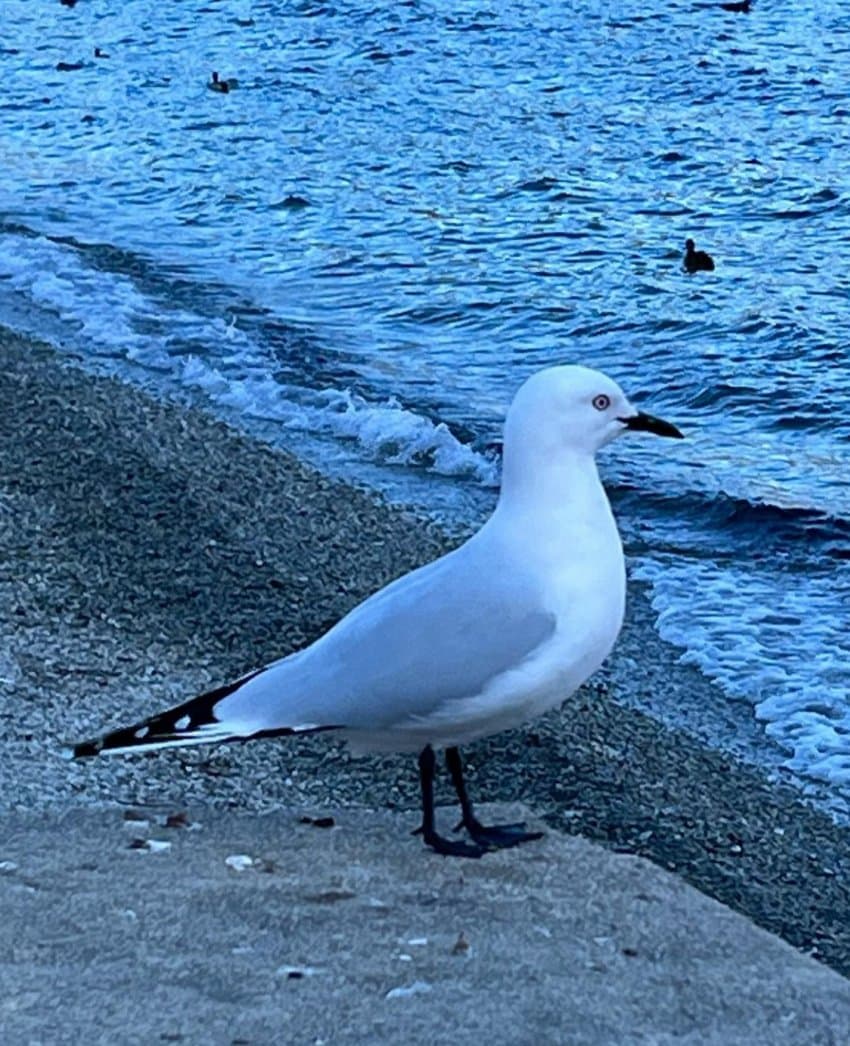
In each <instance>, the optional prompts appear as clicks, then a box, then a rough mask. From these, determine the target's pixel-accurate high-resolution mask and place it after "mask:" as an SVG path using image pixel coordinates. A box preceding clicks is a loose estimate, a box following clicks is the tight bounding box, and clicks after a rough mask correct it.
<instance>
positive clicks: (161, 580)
mask: <svg viewBox="0 0 850 1046" xmlns="http://www.w3.org/2000/svg"><path fill="white" fill-rule="evenodd" d="M0 402H2V403H4V404H6V405H8V406H7V407H6V408H5V409H4V410H3V411H2V412H0V439H2V445H3V453H2V455H0V564H2V565H0V746H2V759H0V817H2V816H3V809H4V808H5V810H6V811H7V812H8V814H9V816H11V815H12V813H13V812H14V814H15V816H18V817H19V816H20V815H21V814H22V813H27V812H30V813H31V814H32V815H33V816H36V814H37V813H38V812H39V811H57V810H60V811H61V810H63V809H71V808H80V807H103V806H114V805H121V806H127V807H130V806H133V807H135V806H145V807H147V808H150V809H153V810H157V809H159V810H166V809H168V810H171V809H173V808H174V807H175V805H177V806H189V807H192V808H198V807H200V808H204V807H206V808H218V809H228V808H234V809H239V810H253V811H271V810H276V809H279V808H280V807H282V806H287V807H298V808H302V809H310V810H311V811H313V812H315V813H316V814H317V815H320V814H321V812H322V811H323V810H327V809H331V808H332V809H334V810H339V809H340V808H344V807H361V808H362V807H365V808H371V809H374V810H379V809H381V808H389V809H397V810H409V811H410V814H409V822H410V826H411V828H413V827H414V826H415V825H416V823H417V814H416V812H415V809H416V807H417V805H418V794H417V783H416V774H415V766H414V763H413V761H412V760H411V759H409V758H405V757H394V756H382V757H375V758H368V759H357V760H354V759H351V758H349V756H348V755H347V753H346V752H345V750H343V749H341V748H339V747H338V746H335V745H333V744H332V743H329V742H328V741H327V740H326V739H324V738H319V739H302V740H300V741H299V742H297V743H282V742H281V741H258V742H254V743H252V744H250V745H244V746H235V745H234V746H223V747H220V748H218V749H210V750H200V749H191V750H186V751H184V752H179V751H176V752H175V751H171V752H166V753H159V754H157V753H154V754H150V755H145V756H139V757H137V758H126V759H117V758H116V759H112V760H105V759H104V760H91V761H85V762H83V763H72V762H68V761H67V760H66V759H65V758H64V756H63V745H64V744H65V743H67V742H68V741H72V740H79V739H80V738H82V737H85V736H88V735H91V734H95V733H98V732H100V731H101V729H102V728H104V727H106V726H113V725H119V724H120V723H122V722H124V721H127V720H130V719H135V718H138V717H140V716H142V715H145V714H147V713H149V712H152V711H155V710H157V709H160V708H162V707H163V706H166V705H168V704H169V703H172V702H174V701H176V700H179V699H184V698H186V697H188V696H191V695H192V694H193V693H194V692H197V691H199V690H201V689H202V688H207V687H210V686H213V685H216V684H219V683H222V682H224V681H226V680H227V679H228V678H232V677H234V676H235V675H237V674H239V673H242V672H244V671H247V670H249V669H251V668H253V667H256V666H258V665H260V664H262V663H264V662H266V661H269V660H271V659H273V658H275V657H280V656H281V655H283V654H286V653H287V652H289V651H291V650H294V649H296V648H298V647H299V646H301V645H303V644H304V643H305V642H308V641H310V640H311V639H313V638H315V637H316V636H318V635H319V634H320V633H321V632H322V631H324V630H325V629H326V628H327V627H328V626H329V625H331V624H332V623H333V622H334V621H336V620H337V619H338V618H339V617H340V616H341V615H342V614H343V613H345V612H346V611H347V610H348V609H349V608H350V607H352V606H353V605H354V604H355V603H357V602H358V601H359V600H360V599H362V598H363V597H364V596H365V595H367V594H368V593H369V592H372V591H374V590H375V589H377V588H379V587H380V586H382V585H384V584H385V583H386V582H387V581H389V580H390V579H391V578H393V577H395V576H398V575H399V574H400V573H402V572H404V571H406V570H408V569H410V568H411V567H412V566H414V565H416V564H419V563H421V562H424V561H426V560H428V559H431V558H433V557H434V556H436V555H438V554H439V553H440V552H442V551H443V550H445V548H446V547H448V542H449V539H448V538H447V537H446V536H445V535H444V534H443V533H442V532H441V531H440V530H439V529H438V528H437V527H436V526H435V525H433V524H429V523H428V522H427V521H423V520H422V519H419V518H417V517H415V516H414V515H413V514H412V513H410V512H408V511H405V510H403V509H400V508H397V507H393V506H390V505H388V504H386V503H384V502H382V501H381V500H379V499H378V498H376V497H375V496H374V495H372V494H370V493H369V492H366V491H360V490H358V489H355V488H352V487H350V486H346V485H344V484H341V483H339V482H335V481H333V480H330V479H327V478H325V477H323V476H321V475H319V474H317V473H316V472H314V471H311V470H310V469H308V468H305V467H304V466H303V465H302V464H300V463H299V462H298V461H297V460H296V459H295V458H293V457H292V456H291V455H288V454H286V453H284V452H281V451H278V450H273V449H271V448H269V447H267V446H265V445H263V444H260V443H258V442H256V441H253V440H251V439H249V438H246V437H245V436H242V435H240V434H238V433H236V432H235V431H234V430H233V429H231V428H229V427H227V426H226V425H224V424H222V423H220V422H218V421H216V420H214V419H212V418H211V417H209V416H207V415H205V414H203V413H202V412H200V411H197V410H192V409H186V408H185V407H182V406H179V405H174V404H168V403H162V402H158V401H155V400H153V399H152V398H150V397H148V396H147V395H145V394H144V393H141V392H139V391H137V390H134V389H131V388H129V387H127V386H124V385H122V384H120V383H118V382H116V381H113V380H111V379H106V378H103V377H94V376H91V375H89V374H86V373H85V372H83V371H82V370H80V369H77V368H75V367H74V366H72V365H70V364H69V362H68V361H67V359H66V358H65V357H61V356H59V355H57V354H56V352H55V351H54V350H53V349H52V348H50V347H49V346H47V345H43V344H40V343H36V342H33V341H29V340H26V339H22V338H20V337H18V336H16V335H14V334H12V333H11V332H3V331H2V330H0ZM652 622H653V614H652V611H651V608H650V607H649V605H648V601H647V597H646V593H645V591H644V590H643V589H642V588H641V587H640V586H633V587H632V590H631V601H630V608H629V615H628V621H627V625H626V629H625V630H624V634H623V637H622V639H621V641H620V644H619V645H618V648H617V651H616V652H615V654H614V655H613V657H612V658H611V660H610V662H609V664H608V666H607V667H606V668H605V669H604V670H603V672H602V673H600V674H599V675H598V676H597V677H595V679H594V681H592V682H591V683H590V684H589V685H587V686H585V687H584V688H583V689H582V690H581V691H580V692H579V693H578V694H577V695H575V696H574V697H573V698H572V699H571V700H570V701H569V702H568V703H567V704H566V705H565V706H564V707H563V708H561V709H560V710H558V711H556V712H553V713H550V714H549V715H548V716H546V717H545V718H544V719H542V720H540V721H538V722H536V723H534V724H531V725H530V726H529V727H528V728H527V729H525V730H523V731H515V732H510V733H505V734H502V735H499V736H498V737H495V738H493V739H491V740H489V741H488V742H484V743H480V744H477V745H474V746H471V747H470V748H469V750H468V753H467V756H468V761H469V774H468V776H469V783H470V788H471V790H472V792H473V795H475V796H480V798H481V799H482V800H485V799H486V800H488V801H516V800H520V801H522V802H524V803H525V804H526V805H527V806H528V807H530V808H531V809H533V810H534V811H535V813H536V814H537V816H539V817H541V818H543V819H544V820H545V821H547V822H548V823H549V824H550V825H551V826H552V827H553V828H555V829H558V830H559V831H563V832H567V833H574V834H581V835H584V836H586V837H589V838H590V839H593V840H597V841H601V842H602V843H604V844H605V845H607V846H608V847H610V848H612V849H614V850H620V851H627V852H630V853H637V854H641V855H644V856H647V857H649V858H650V859H651V860H653V861H655V862H656V863H658V864H660V865H662V866H664V867H665V868H668V869H672V870H675V871H676V872H677V873H678V874H679V875H680V876H682V877H684V878H685V879H687V880H689V881H690V882H691V883H693V884H694V885H696V886H697V887H699V889H700V890H702V891H704V892H705V893H708V894H710V895H712V896H714V897H716V898H718V899H719V900H721V901H723V902H724V903H726V904H728V905H730V906H731V907H733V908H735V909H737V910H738V911H740V912H743V913H745V914H746V915H748V916H750V918H752V919H753V920H754V921H755V922H757V923H758V924H760V925H761V926H763V927H765V928H767V929H769V930H771V931H773V932H774V933H777V934H780V935H781V936H783V937H785V938H786V940H788V941H789V942H791V943H792V944H794V945H796V946H797V947H799V948H801V949H804V950H805V951H807V952H809V953H810V954H812V955H814V956H815V957H816V958H818V959H820V960H822V961H823V962H826V963H828V964H830V965H832V966H833V967H834V968H835V969H837V970H839V971H841V972H843V973H844V974H845V975H846V974H848V973H850V919H848V914H850V903H848V902H850V889H848V883H850V856H848V854H850V850H849V849H848V833H847V830H846V829H844V828H842V827H840V826H838V825H836V824H835V823H833V821H832V820H831V819H830V818H829V817H828V816H827V815H826V814H824V813H821V812H818V811H816V810H814V809H811V808H810V807H809V806H807V805H806V804H805V802H804V801H803V800H802V799H801V797H800V795H799V794H798V793H797V792H796V791H793V790H792V789H791V788H790V787H788V786H787V785H782V784H777V783H775V781H773V780H771V778H770V777H769V776H768V774H767V773H766V772H763V771H760V770H759V769H757V768H755V767H753V766H751V765H748V764H747V763H746V762H744V761H742V760H740V759H739V758H737V757H736V756H735V755H733V754H732V753H730V752H723V751H718V750H716V749H712V748H710V747H707V746H706V745H704V744H702V743H700V742H698V741H697V739H696V738H695V737H694V736H693V735H692V734H690V733H687V732H685V731H682V730H670V729H666V728H664V727H662V726H661V725H660V724H659V723H658V722H656V721H655V720H654V719H652V718H650V717H649V716H648V715H646V714H644V713H642V712H640V711H637V710H636V706H640V705H646V704H647V703H650V702H648V701H647V700H646V696H647V695H648V694H651V693H652V692H653V691H656V690H658V689H659V688H662V687H663V688H665V689H666V691H667V693H668V695H671V696H672V697H674V698H675V697H676V695H677V694H680V695H681V699H682V703H683V705H684V704H687V705H688V706H689V707H698V706H699V705H700V704H702V705H706V706H707V705H708V704H709V703H711V702H714V703H715V704H716V702H717V697H718V695H717V692H716V691H714V690H713V689H712V688H711V686H710V684H709V683H708V682H707V681H706V680H705V679H704V678H703V677H702V676H700V675H699V674H698V673H697V672H696V671H694V670H693V669H691V668H689V667H687V666H683V665H681V664H679V662H678V656H679V652H678V651H676V650H675V649H674V648H672V647H670V646H668V645H667V644H665V643H664V642H663V641H662V640H661V639H660V638H659V637H658V635H657V634H656V633H655V631H654V629H653V627H652ZM441 789H442V790H441V791H440V792H439V797H438V801H440V802H442V803H446V804H448V803H450V802H451V801H452V796H451V793H450V789H449V787H448V785H447V783H446V782H443V783H442V785H441ZM452 813H453V811H452ZM449 816H450V814H449V813H448V812H446V813H445V817H446V819H447V820H448V817H449Z"/></svg>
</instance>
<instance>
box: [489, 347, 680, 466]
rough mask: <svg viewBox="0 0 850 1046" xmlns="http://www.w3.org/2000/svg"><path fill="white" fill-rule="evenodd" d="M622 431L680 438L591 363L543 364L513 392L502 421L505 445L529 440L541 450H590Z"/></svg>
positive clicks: (673, 429)
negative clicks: (543, 368)
mask: <svg viewBox="0 0 850 1046" xmlns="http://www.w3.org/2000/svg"><path fill="white" fill-rule="evenodd" d="M625 432H651V433H654V434H655V435H656V436H672V437H673V438H675V439H681V438H682V433H681V432H679V430H678V429H677V428H676V426H675V425H671V424H670V423H669V422H667V421H662V420H661V419H660V418H655V417H653V416H652V415H651V414H644V413H643V411H639V410H637V409H636V408H635V407H633V406H632V404H631V403H630V402H629V399H628V397H627V396H626V394H625V393H624V392H623V390H622V389H621V388H620V386H619V385H618V384H617V383H616V382H615V381H612V379H611V378H609V377H608V376H607V375H606V374H602V373H601V372H600V371H598V370H591V369H590V368H589V367H578V366H565V367H547V368H546V369H545V370H541V371H538V372H537V373H536V374H533V375H532V376H531V377H530V378H529V379H528V381H526V383H525V384H524V385H523V386H522V388H520V390H519V392H518V393H517V394H516V396H515V398H514V401H513V403H512V404H511V408H510V410H509V411H508V417H507V421H506V424H505V449H506V452H507V450H508V447H509V445H510V444H511V443H525V442H526V441H531V443H532V445H535V446H536V447H537V448H538V450H539V452H540V453H542V454H545V455H558V454H559V452H563V451H565V450H569V451H572V452H574V453H575V452H578V453H580V454H581V453H584V454H589V455H593V454H595V453H596V451H597V450H599V449H600V447H604V446H605V444H606V443H610V442H611V441H612V440H614V439H616V438H617V437H618V436H622V435H623V433H625Z"/></svg>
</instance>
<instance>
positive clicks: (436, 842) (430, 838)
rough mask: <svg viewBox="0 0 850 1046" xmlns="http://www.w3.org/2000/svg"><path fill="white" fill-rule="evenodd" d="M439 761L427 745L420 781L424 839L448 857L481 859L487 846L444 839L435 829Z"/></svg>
mask: <svg viewBox="0 0 850 1046" xmlns="http://www.w3.org/2000/svg"><path fill="white" fill-rule="evenodd" d="M436 764H437V760H436V758H435V756H434V749H433V748H432V747H431V746H430V745H426V746H425V747H424V748H423V749H422V751H421V752H420V753H419V781H420V783H421V785H422V827H421V828H420V829H419V830H420V831H421V833H422V838H423V839H424V840H425V842H426V844H427V845H428V846H430V847H431V849H432V850H436V852H437V853H438V854H444V855H445V856H446V857H480V856H481V855H482V854H484V853H486V852H487V848H486V847H485V846H477V845H474V844H470V843H463V842H460V841H458V840H453V839H444V838H443V837H442V836H441V835H438V834H437V831H436V829H435V827H434V768H435V766H436Z"/></svg>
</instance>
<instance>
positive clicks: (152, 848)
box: [127, 836, 171, 854]
mask: <svg viewBox="0 0 850 1046" xmlns="http://www.w3.org/2000/svg"><path fill="white" fill-rule="evenodd" d="M127 849H128V850H147V852H148V853H152V854H158V853H165V851H166V850H170V849H171V843H169V842H168V841H167V840H165V839H140V838H139V837H138V836H137V837H136V838H135V839H131V840H130V842H129V843H128V844H127Z"/></svg>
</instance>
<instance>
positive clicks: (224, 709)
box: [72, 366, 681, 857]
mask: <svg viewBox="0 0 850 1046" xmlns="http://www.w3.org/2000/svg"><path fill="white" fill-rule="evenodd" d="M626 432H652V433H655V434H657V435H659V436H673V437H677V438H681V433H680V432H679V430H678V429H677V428H676V427H675V426H673V425H671V424H670V423H669V422H666V421H661V420H660V419H658V418H654V417H652V416H651V415H649V414H644V413H642V412H641V411H638V410H636V409H635V408H634V407H633V406H632V405H631V403H629V400H628V399H627V397H626V396H625V394H624V393H623V392H622V390H621V389H620V388H619V386H618V385H617V384H616V383H615V382H614V381H612V380H611V379H610V378H608V377H606V375H604V374H601V373H599V372H598V371H594V370H589V369H588V368H586V367H578V366H562V367H550V368H547V369H546V370H542V371H539V372H538V373H536V374H534V375H533V376H532V377H531V378H529V379H528V381H526V382H525V384H524V385H523V386H522V387H521V388H520V390H519V392H518V393H517V394H516V397H515V398H514V401H513V403H512V405H511V407H510V410H509V411H508V415H507V419H506V421H505V432H504V444H503V464H502V483H501V491H500V494H499V500H498V503H497V505H496V508H495V510H494V511H493V514H492V515H491V516H490V518H489V519H488V520H487V521H486V523H484V525H483V526H482V527H481V529H480V530H479V531H478V532H477V533H475V534H474V535H473V536H472V537H471V538H470V539H469V540H468V541H467V542H466V543H465V544H463V545H461V546H460V547H459V548H457V549H455V550H454V551H453V552H449V553H448V554H447V555H445V556H442V557H441V558H440V559H437V560H435V561H434V562H432V563H428V564H427V565H425V566H423V567H419V568H418V569H417V570H413V571H411V572H410V573H409V574H405V575H404V576H402V577H400V578H398V579H397V580H395V581H393V582H391V583H390V584H389V585H387V586H386V587H385V588H383V589H381V590H380V591H379V592H376V593H375V594H374V595H372V596H370V597H369V598H368V599H366V600H365V601H364V602H363V603H361V604H360V605H359V606H357V607H355V608H354V609H353V610H352V611H351V612H350V613H348V614H347V615H346V616H345V617H344V618H342V620H341V621H339V622H338V623H337V624H336V625H334V627H333V628H331V629H330V631H328V632H326V633H325V634H324V635H323V636H321V637H320V638H319V639H317V640H316V642H314V643H313V644H312V645H311V646H308V647H305V648H304V649H303V650H299V651H297V652H295V653H293V654H290V655H289V656H288V657H284V658H282V659H281V660H279V661H274V662H272V664H270V665H267V666H266V667H265V668H261V669H259V670H257V671H255V672H252V673H251V674H250V675H247V676H244V677H243V678H242V679H238V680H236V682H234V683H231V684H229V685H228V686H224V687H221V688H220V689H218V690H214V691H212V692H210V693H207V694H202V695H201V696H200V697H195V698H193V699H192V700H190V701H186V702H185V703H183V704H180V705H177V706H176V707H175V708H171V709H169V710H168V711H167V712H162V713H160V714H158V715H154V716H151V717H150V718H149V719H145V720H143V721H142V722H139V723H135V724H134V725H132V726H127V727H123V728H121V729H118V730H114V731H111V732H110V733H107V734H105V735H104V736H103V737H100V738H98V739H96V740H93V741H84V742H81V743H79V744H77V745H75V746H74V747H73V753H72V754H73V755H74V756H75V757H77V758H82V757H85V756H94V755H101V754H106V753H122V752H141V751H145V750H151V749H158V748H168V747H171V746H175V747H176V746H180V745H197V744H205V743H207V742H217V741H247V740H250V739H251V738H256V737H272V736H281V735H293V734H309V733H315V732H318V731H324V730H333V731H337V732H338V733H339V734H340V736H342V737H343V738H344V739H345V740H346V741H347V742H348V743H349V745H350V746H351V748H352V749H353V750H354V752H355V753H363V752H375V751H403V752H417V753H419V774H420V780H421V786H422V827H421V832H422V835H423V837H424V840H425V843H426V844H427V845H428V846H430V847H432V848H433V849H434V850H436V851H437V852H438V853H441V854H446V855H453V856H464V857H479V856H481V854H483V853H486V852H487V851H488V850H490V849H496V848H500V847H505V846H515V845H517V844H518V843H522V842H526V841H527V840H529V839H536V838H539V836H540V833H539V832H526V831H524V825H522V824H518V825H494V826H491V827H486V826H485V825H482V824H481V822H480V821H479V820H478V819H477V818H476V816H475V813H474V811H473V807H472V803H471V802H470V799H469V797H468V795H467V793H466V788H465V787H464V782H463V771H462V766H461V759H460V753H459V751H458V745H461V744H465V743H467V742H469V741H474V740H476V739H477V738H481V737H486V736H488V735H489V734H495V733H498V732H499V731H501V730H507V729H510V728H512V727H517V726H520V725H521V724H522V723H525V722H527V721H528V720H530V719H533V718H534V717H536V716H539V715H542V714H543V713H544V712H546V711H547V710H548V709H550V708H553V707H554V706H556V705H559V704H560V703H561V702H562V701H564V700H565V699H566V698H567V697H569V696H570V694H572V693H573V692H574V691H575V690H576V689H577V688H578V687H579V686H580V685H581V684H582V683H583V682H584V681H585V680H586V679H587V678H588V676H590V675H591V674H592V673H593V672H594V671H596V669H597V668H598V667H599V666H600V665H601V664H602V662H603V661H604V660H605V658H606V657H607V655H608V654H609V653H610V651H611V649H612V647H613V646H614V642H615V640H616V638H617V635H618V633H619V631H620V627H621V625H622V622H623V612H624V609H625V596H626V574H625V566H624V561H623V549H622V544H621V542H620V535H619V533H618V531H617V525H616V523H615V522H614V517H613V515H612V513H611V507H610V505H609V504H608V498H607V496H606V494H605V490H604V488H603V486H602V483H601V482H600V480H599V474H598V472H597V469H596V460H595V458H596V452H597V451H598V450H599V449H600V447H604V446H605V444H606V443H610V442H611V440H614V439H616V438H617V437H618V436H621V435H622V434H623V433H626ZM436 747H440V748H445V749H446V763H447V766H448V769H449V771H450V773H451V777H452V781H453V783H454V786H455V789H456V791H457V794H458V798H459V800H460V806H461V811H462V821H461V825H462V826H463V827H464V828H465V829H466V831H467V833H468V834H469V836H470V837H471V840H472V842H466V841H463V840H450V839H446V838H444V837H443V836H441V835H439V834H438V833H437V831H436V827H435V821H434V799H433V780H434V769H435V756H434V748H436ZM461 825H458V828H460V827H461Z"/></svg>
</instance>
